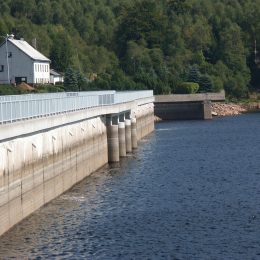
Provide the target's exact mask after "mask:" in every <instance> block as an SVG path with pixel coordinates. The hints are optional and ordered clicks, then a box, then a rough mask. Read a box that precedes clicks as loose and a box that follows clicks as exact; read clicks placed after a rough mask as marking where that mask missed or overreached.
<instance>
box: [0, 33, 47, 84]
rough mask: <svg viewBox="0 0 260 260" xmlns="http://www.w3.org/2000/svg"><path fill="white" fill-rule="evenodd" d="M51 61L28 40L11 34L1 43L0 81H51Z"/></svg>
mask: <svg viewBox="0 0 260 260" xmlns="http://www.w3.org/2000/svg"><path fill="white" fill-rule="evenodd" d="M50 62H51V61H50V60H49V59H48V58H46V57H45V56H44V55H43V54H41V53H40V52H39V51H37V50H36V49H34V48H33V47H32V46H31V45H30V44H28V43H27V42H26V41H24V40H23V39H20V40H16V39H14V36H13V35H10V36H8V37H7V38H6V40H5V41H4V42H3V43H2V44H1V45H0V83H2V84H9V83H17V84H19V83H21V82H26V83H29V84H44V83H49V82H50Z"/></svg>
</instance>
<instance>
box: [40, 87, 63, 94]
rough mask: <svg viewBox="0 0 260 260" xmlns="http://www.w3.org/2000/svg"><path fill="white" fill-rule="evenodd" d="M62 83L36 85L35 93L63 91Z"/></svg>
mask: <svg viewBox="0 0 260 260" xmlns="http://www.w3.org/2000/svg"><path fill="white" fill-rule="evenodd" d="M63 91H64V89H63V86H62V85H38V86H37V87H36V88H35V92H36V93H56V92H63Z"/></svg>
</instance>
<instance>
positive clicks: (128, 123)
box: [125, 119, 132, 153]
mask: <svg viewBox="0 0 260 260" xmlns="http://www.w3.org/2000/svg"><path fill="white" fill-rule="evenodd" d="M125 143H126V152H127V153H131V152H132V133H131V120H130V119H126V120H125Z"/></svg>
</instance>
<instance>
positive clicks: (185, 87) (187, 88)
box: [175, 82, 199, 94]
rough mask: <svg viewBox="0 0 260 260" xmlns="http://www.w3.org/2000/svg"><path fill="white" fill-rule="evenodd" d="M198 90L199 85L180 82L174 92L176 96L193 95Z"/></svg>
mask: <svg viewBox="0 0 260 260" xmlns="http://www.w3.org/2000/svg"><path fill="white" fill-rule="evenodd" d="M198 90H199V84H198V83H194V82H182V83H180V84H179V85H178V86H177V87H176V90H175V93H176V94H194V93H196V92H197V91H198Z"/></svg>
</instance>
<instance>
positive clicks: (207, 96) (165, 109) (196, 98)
mask: <svg viewBox="0 0 260 260" xmlns="http://www.w3.org/2000/svg"><path fill="white" fill-rule="evenodd" d="M224 100H225V92H224V91H221V92H219V93H198V94H174V95H158V96H155V103H154V105H155V107H154V113H155V115H156V116H157V117H158V118H160V119H163V120H179V119H211V118H212V110H211V102H212V101H214V102H219V101H224Z"/></svg>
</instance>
